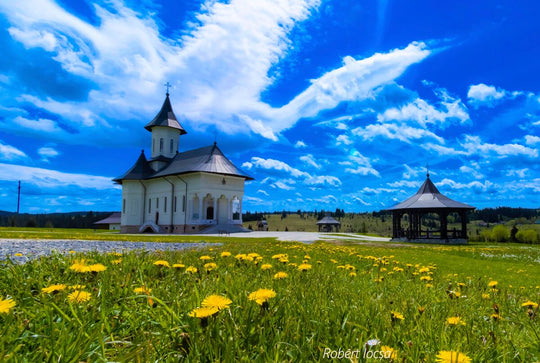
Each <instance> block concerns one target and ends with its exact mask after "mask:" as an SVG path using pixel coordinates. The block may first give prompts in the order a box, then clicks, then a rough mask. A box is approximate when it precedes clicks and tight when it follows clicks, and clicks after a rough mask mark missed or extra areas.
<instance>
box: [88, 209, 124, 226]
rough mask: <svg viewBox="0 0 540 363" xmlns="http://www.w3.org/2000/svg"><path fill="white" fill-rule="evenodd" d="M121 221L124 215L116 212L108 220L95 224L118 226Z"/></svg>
mask: <svg viewBox="0 0 540 363" xmlns="http://www.w3.org/2000/svg"><path fill="white" fill-rule="evenodd" d="M121 219H122V213H121V212H114V213H113V214H111V215H110V216H108V217H107V218H105V219H102V220H100V221H97V222H94V224H116V223H118V224H119V223H120V220H121Z"/></svg>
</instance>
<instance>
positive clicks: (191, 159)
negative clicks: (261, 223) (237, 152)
mask: <svg viewBox="0 0 540 363" xmlns="http://www.w3.org/2000/svg"><path fill="white" fill-rule="evenodd" d="M193 172H205V173H213V174H222V175H232V176H239V177H242V178H244V179H246V180H253V178H252V177H250V176H249V175H247V174H246V173H244V172H243V171H242V170H240V169H238V168H237V167H236V166H235V165H234V164H233V163H232V162H231V161H230V160H229V159H227V158H226V157H225V155H223V153H222V152H221V150H220V149H219V148H218V146H217V145H216V143H214V145H211V146H206V147H202V148H199V149H194V150H189V151H185V152H183V153H179V154H176V156H175V157H174V159H173V160H172V161H171V163H170V164H169V165H167V166H165V167H164V168H163V169H161V170H160V171H158V172H157V173H155V174H154V175H152V176H150V177H149V178H157V177H161V176H167V175H175V174H186V173H193Z"/></svg>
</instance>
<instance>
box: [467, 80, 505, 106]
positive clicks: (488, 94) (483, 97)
mask: <svg viewBox="0 0 540 363" xmlns="http://www.w3.org/2000/svg"><path fill="white" fill-rule="evenodd" d="M506 95H507V92H506V91H505V90H503V89H498V88H495V87H494V86H488V85H486V84H484V83H479V84H476V85H471V86H470V87H469V92H467V98H468V99H469V104H471V105H473V106H475V107H479V106H480V105H486V106H488V107H493V106H495V104H496V103H497V101H498V100H501V99H502V98H504V97H505V96H506Z"/></svg>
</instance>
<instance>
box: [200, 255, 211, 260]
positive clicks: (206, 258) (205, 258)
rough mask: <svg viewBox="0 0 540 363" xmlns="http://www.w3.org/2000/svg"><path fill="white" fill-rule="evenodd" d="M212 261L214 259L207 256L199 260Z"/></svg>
mask: <svg viewBox="0 0 540 363" xmlns="http://www.w3.org/2000/svg"><path fill="white" fill-rule="evenodd" d="M211 259H212V257H210V256H206V255H205V256H201V257H199V260H201V261H210V260H211Z"/></svg>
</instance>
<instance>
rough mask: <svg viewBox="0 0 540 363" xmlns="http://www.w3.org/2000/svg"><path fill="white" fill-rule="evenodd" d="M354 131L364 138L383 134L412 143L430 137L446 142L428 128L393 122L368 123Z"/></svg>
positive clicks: (441, 142)
mask: <svg viewBox="0 0 540 363" xmlns="http://www.w3.org/2000/svg"><path fill="white" fill-rule="evenodd" d="M352 133H353V134H355V135H357V136H360V137H362V138H363V139H364V140H373V139H374V138H375V137H377V136H381V137H384V138H387V139H397V140H400V141H403V142H406V143H410V142H411V140H418V139H423V138H430V139H434V140H436V141H437V142H438V143H440V144H444V139H443V138H442V137H440V136H437V135H435V134H434V133H433V132H431V131H428V130H426V129H423V128H422V129H420V128H415V127H410V126H407V125H396V124H391V123H384V124H373V125H367V126H366V127H364V128H362V127H358V128H356V129H354V130H352Z"/></svg>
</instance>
